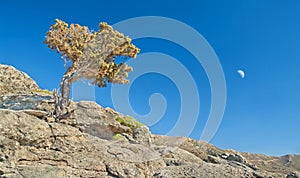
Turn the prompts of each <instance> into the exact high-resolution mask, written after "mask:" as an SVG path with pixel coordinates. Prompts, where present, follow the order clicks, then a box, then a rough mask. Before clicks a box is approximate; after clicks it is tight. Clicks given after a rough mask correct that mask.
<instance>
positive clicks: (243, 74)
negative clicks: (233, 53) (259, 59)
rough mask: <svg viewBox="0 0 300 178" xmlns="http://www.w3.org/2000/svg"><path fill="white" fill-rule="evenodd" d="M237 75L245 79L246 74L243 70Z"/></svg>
mask: <svg viewBox="0 0 300 178" xmlns="http://www.w3.org/2000/svg"><path fill="white" fill-rule="evenodd" d="M237 73H238V74H239V75H240V76H241V77H242V78H245V72H244V71H243V70H237Z"/></svg>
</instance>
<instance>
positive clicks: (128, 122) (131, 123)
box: [116, 116, 144, 130]
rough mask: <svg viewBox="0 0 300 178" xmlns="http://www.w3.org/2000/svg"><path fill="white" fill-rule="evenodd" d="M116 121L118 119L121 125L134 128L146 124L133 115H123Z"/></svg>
mask: <svg viewBox="0 0 300 178" xmlns="http://www.w3.org/2000/svg"><path fill="white" fill-rule="evenodd" d="M116 121H118V122H119V123H120V124H121V125H124V126H127V127H130V128H131V129H132V130H133V129H135V128H138V127H141V126H143V125H144V124H142V123H140V122H138V121H137V120H135V119H134V118H133V117H131V116H125V117H122V118H120V117H118V118H117V119H116Z"/></svg>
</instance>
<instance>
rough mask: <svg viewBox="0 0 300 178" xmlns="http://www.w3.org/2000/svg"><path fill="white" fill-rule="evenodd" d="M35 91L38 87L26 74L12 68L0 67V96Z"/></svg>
mask: <svg viewBox="0 0 300 178" xmlns="http://www.w3.org/2000/svg"><path fill="white" fill-rule="evenodd" d="M37 90H39V87H38V85H37V84H36V82H35V81H34V80H32V79H31V78H30V77H29V76H28V75H27V74H26V73H24V72H21V71H18V70H17V69H15V68H14V67H12V66H8V65H0V95H3V94H10V93H15V94H27V93H33V91H37Z"/></svg>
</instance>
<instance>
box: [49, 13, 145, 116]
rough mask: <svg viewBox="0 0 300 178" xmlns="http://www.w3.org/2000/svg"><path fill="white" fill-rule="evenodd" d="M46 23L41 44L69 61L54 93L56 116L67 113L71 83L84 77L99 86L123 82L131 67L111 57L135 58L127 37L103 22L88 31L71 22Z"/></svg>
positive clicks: (134, 47) (132, 46) (133, 49)
mask: <svg viewBox="0 0 300 178" xmlns="http://www.w3.org/2000/svg"><path fill="white" fill-rule="evenodd" d="M55 22H56V23H55V24H53V25H51V26H50V29H49V31H48V32H47V36H46V40H45V41H44V43H46V44H48V47H49V48H51V49H53V50H56V51H57V52H58V53H60V54H61V55H62V57H63V58H64V59H65V62H66V63H68V62H69V61H71V65H70V67H68V69H67V71H66V72H65V74H64V76H63V77H62V80H61V82H60V94H59V95H58V94H57V92H54V93H55V98H56V102H55V111H54V114H55V116H56V117H57V118H59V117H61V116H63V115H64V114H66V113H67V107H68V106H69V103H70V101H69V96H70V86H71V83H73V82H75V81H76V80H78V79H81V78H85V79H88V80H92V81H93V84H97V85H98V86H99V87H106V85H107V83H118V84H126V83H128V82H129V81H128V80H127V79H126V78H127V76H128V72H131V71H132V68H131V67H130V66H128V65H127V64H125V63H120V64H117V63H116V62H115V57H117V56H125V57H131V58H135V57H136V55H137V54H138V53H139V51H140V50H139V49H138V48H137V47H136V46H134V45H133V44H131V39H130V38H129V37H127V36H126V37H125V36H124V35H123V34H121V33H119V32H118V31H116V30H113V28H112V27H111V26H109V25H108V24H107V23H105V22H101V23H100V24H99V31H97V32H95V31H91V30H89V29H88V27H86V26H80V25H79V24H71V25H68V24H67V23H65V22H63V21H61V20H59V19H56V20H55Z"/></svg>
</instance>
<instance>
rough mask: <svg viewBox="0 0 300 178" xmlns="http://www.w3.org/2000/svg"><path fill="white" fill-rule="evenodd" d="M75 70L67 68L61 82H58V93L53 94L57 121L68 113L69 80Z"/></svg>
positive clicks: (72, 67)
mask: <svg viewBox="0 0 300 178" xmlns="http://www.w3.org/2000/svg"><path fill="white" fill-rule="evenodd" d="M75 72H76V69H75V67H74V65H73V66H71V67H69V68H68V70H67V71H66V73H65V74H64V76H63V78H62V80H61V82H60V86H59V87H60V93H59V94H57V92H55V93H54V97H55V111H54V115H55V117H56V119H57V120H59V119H60V118H61V117H62V116H64V115H65V114H67V113H68V110H67V108H68V106H69V104H70V99H69V98H70V88H71V83H72V82H71V79H72V76H73V75H74V74H75Z"/></svg>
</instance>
